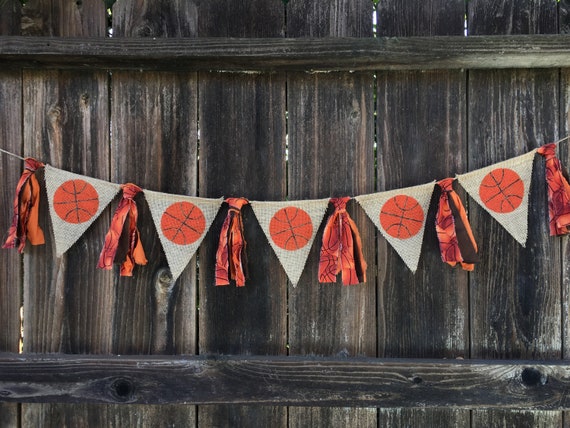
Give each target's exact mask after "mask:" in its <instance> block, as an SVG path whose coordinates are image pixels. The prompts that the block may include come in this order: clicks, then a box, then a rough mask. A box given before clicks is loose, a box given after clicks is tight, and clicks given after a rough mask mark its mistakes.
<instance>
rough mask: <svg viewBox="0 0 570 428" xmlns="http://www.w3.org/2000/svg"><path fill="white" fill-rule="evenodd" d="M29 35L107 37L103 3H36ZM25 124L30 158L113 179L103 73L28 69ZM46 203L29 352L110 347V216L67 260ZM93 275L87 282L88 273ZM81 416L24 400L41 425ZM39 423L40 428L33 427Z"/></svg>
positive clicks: (34, 255)
mask: <svg viewBox="0 0 570 428" xmlns="http://www.w3.org/2000/svg"><path fill="white" fill-rule="evenodd" d="M22 34H25V35H42V36H86V35H89V36H95V37H97V36H104V34H105V10H104V5H103V4H101V2H99V1H96V0H85V1H83V2H69V1H67V2H65V1H57V0H54V1H49V2H39V1H34V0H32V1H30V2H28V3H26V7H24V8H23V17H22ZM23 105H24V108H23V111H24V117H23V123H24V125H23V129H24V152H25V154H26V155H29V156H33V157H36V158H37V159H39V160H41V161H44V162H46V163H50V164H52V165H53V166H55V167H59V168H63V169H67V170H70V171H73V172H76V173H80V174H88V175H90V176H94V177H97V178H101V179H108V178H109V151H108V142H109V137H108V129H109V117H108V82H107V75H106V73H104V72H89V71H84V72H58V71H55V70H54V71H38V72H35V71H31V70H30V71H25V72H24V75H23ZM42 196H43V198H42V199H43V202H42V206H41V208H40V218H41V221H42V222H43V223H42V227H43V228H44V231H45V233H46V241H47V242H46V245H44V246H41V247H36V248H33V247H31V248H29V249H28V250H27V253H26V254H25V256H24V337H25V340H24V351H25V352H81V353H84V352H89V353H108V352H110V351H111V345H112V331H111V329H110V324H109V322H110V321H111V320H112V314H113V307H114V305H113V302H114V294H113V288H112V282H111V279H110V277H109V275H107V274H104V273H102V272H98V271H97V269H96V268H95V266H96V262H97V256H98V252H99V251H100V248H99V243H100V242H101V240H102V239H103V237H104V234H105V226H104V223H105V219H106V218H107V219H108V218H109V217H108V214H103V216H102V217H101V219H100V220H99V221H98V222H96V223H95V224H94V225H92V227H91V228H90V229H88V231H87V232H86V234H85V235H84V236H83V237H82V238H81V239H80V240H79V241H78V242H77V243H76V244H75V245H74V246H73V247H72V248H71V249H70V250H69V252H68V253H67V254H66V255H64V256H63V257H61V258H59V259H57V258H56V257H55V247H54V245H53V239H52V230H51V225H50V222H49V216H48V213H47V204H46V202H45V201H46V195H45V192H44V193H43V195H42ZM85 271H88V272H90V275H89V280H88V281H86V280H85V276H84V274H83V273H84V272H85ZM60 411H63V412H68V413H75V412H79V414H81V413H82V412H83V411H82V409H81V408H80V407H77V408H74V409H67V410H65V409H58V407H57V406H54V407H50V408H47V407H44V406H42V405H36V404H26V405H22V424H23V425H24V426H30V425H27V424H26V421H28V420H30V419H35V420H40V421H42V423H40V424H39V425H42V424H43V423H46V421H50V420H52V417H53V414H54V412H56V413H57V412H60ZM34 426H37V424H36V425H34Z"/></svg>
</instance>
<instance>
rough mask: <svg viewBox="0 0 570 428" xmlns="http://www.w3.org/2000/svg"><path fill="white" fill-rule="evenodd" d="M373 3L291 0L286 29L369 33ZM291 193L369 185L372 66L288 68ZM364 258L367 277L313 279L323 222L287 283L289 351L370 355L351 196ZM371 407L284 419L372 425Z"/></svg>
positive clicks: (339, 192) (342, 191) (362, 223)
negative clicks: (295, 278) (317, 71)
mask: <svg viewBox="0 0 570 428" xmlns="http://www.w3.org/2000/svg"><path fill="white" fill-rule="evenodd" d="M371 12H372V10H371V4H370V3H369V2H367V1H366V0H364V1H360V0H359V1H344V0H338V1H336V0H335V1H331V2H313V3H310V2H309V3H307V2H289V4H288V6H287V36H288V37H304V36H309V35H310V36H313V37H341V36H342V37H363V38H367V37H371V36H372V25H371V24H372V22H371ZM287 90H288V92H287V98H288V100H287V105H288V112H289V121H288V129H289V180H288V181H289V198H290V199H305V198H324V197H331V196H346V195H353V194H362V193H368V192H372V191H373V190H374V173H373V171H374V164H373V160H374V148H373V134H374V131H373V120H374V119H373V99H372V95H373V93H372V90H373V77H372V74H371V73H366V72H363V73H354V74H340V73H331V74H327V75H303V74H299V73H290V74H289V76H288V83H287ZM348 208H349V213H350V215H351V216H352V217H353V219H354V220H355V222H356V223H357V224H358V227H359V230H360V235H361V237H362V240H363V253H364V257H365V259H366V260H367V262H368V264H369V266H368V269H367V278H368V282H367V283H364V284H358V285H355V286H350V287H345V286H343V285H342V284H341V282H340V280H338V281H337V283H336V284H319V282H318V277H317V273H318V268H317V266H318V259H319V251H320V243H321V237H322V230H321V231H319V233H318V234H317V236H316V238H315V245H314V246H313V248H312V250H311V253H310V255H309V258H308V260H307V264H306V265H307V267H312V269H306V270H305V272H304V273H303V275H302V276H301V279H300V281H299V283H298V284H297V286H296V287H295V288H293V287H290V288H289V346H290V348H289V352H290V353H291V354H292V355H299V354H304V355H306V354H317V355H344V356H355V355H368V356H373V355H376V337H375V336H376V325H375V323H376V313H375V312H376V311H375V309H374V301H375V297H376V290H375V276H376V266H375V263H374V259H373V257H372V255H373V254H374V240H375V239H374V237H375V231H374V227H373V226H372V225H371V224H370V223H369V222H367V220H366V216H365V215H364V213H363V211H362V210H360V209H359V207H356V206H355V204H353V205H351V204H349V207H348ZM376 413H377V412H376V410H375V409H369V408H357V409H351V410H346V409H342V408H331V409H315V408H290V409H289V423H290V426H293V427H296V426H305V425H306V421H307V420H315V418H318V419H319V420H320V421H322V422H323V423H324V424H325V425H329V424H330V426H340V425H342V424H343V423H345V422H350V424H351V425H352V426H376V420H375V417H376Z"/></svg>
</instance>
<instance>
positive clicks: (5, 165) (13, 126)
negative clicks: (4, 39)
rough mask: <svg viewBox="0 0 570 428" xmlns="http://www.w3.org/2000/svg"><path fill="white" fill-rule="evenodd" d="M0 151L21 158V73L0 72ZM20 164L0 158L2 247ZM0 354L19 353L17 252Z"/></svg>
mask: <svg viewBox="0 0 570 428" xmlns="http://www.w3.org/2000/svg"><path fill="white" fill-rule="evenodd" d="M20 9H21V5H20V2H19V1H17V0H10V1H6V2H4V3H3V4H2V5H0V35H18V34H20ZM0 123H2V126H0V148H2V149H4V150H7V151H9V152H12V153H15V154H17V155H19V156H22V126H21V123H22V73H21V71H19V70H15V71H2V72H0ZM22 168H23V162H22V161H21V160H19V159H17V158H14V157H11V156H8V155H6V154H0V177H1V180H2V181H1V182H2V185H3V188H4V192H3V195H2V202H1V203H2V207H3V209H2V211H1V212H0V230H1V234H0V236H1V237H2V244H3V243H4V239H5V238H6V236H7V232H8V229H9V227H10V225H11V223H12V215H13V209H12V207H13V198H14V192H15V189H16V184H17V183H18V178H19V176H20V174H21V172H22ZM0 251H1V253H0V325H1V326H2V330H1V333H0V350H1V351H4V352H18V351H19V349H20V337H21V332H20V327H21V325H20V307H21V305H22V257H21V256H20V255H19V254H18V253H17V252H16V250H0ZM19 412H20V406H19V405H18V404H13V403H2V404H0V426H1V427H12V426H16V425H17V423H18V417H19Z"/></svg>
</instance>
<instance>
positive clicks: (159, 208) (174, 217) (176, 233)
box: [144, 190, 224, 281]
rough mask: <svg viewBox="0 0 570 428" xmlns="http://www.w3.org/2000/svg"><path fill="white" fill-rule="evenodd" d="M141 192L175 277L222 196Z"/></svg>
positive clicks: (211, 220) (206, 225)
mask: <svg viewBox="0 0 570 428" xmlns="http://www.w3.org/2000/svg"><path fill="white" fill-rule="evenodd" d="M144 196H145V199H146V201H147V203H148V206H149V208H150V212H151V214H152V219H153V220H154V224H155V226H156V231H157V232H158V236H159V238H160V242H161V243H162V248H163V250H164V254H165V255H166V260H167V261H168V266H169V267H170V272H171V273H172V278H173V280H174V281H176V279H177V278H178V277H179V276H180V274H181V273H182V272H183V271H184V269H185V268H186V266H187V265H188V263H189V262H190V260H191V259H192V257H193V256H194V254H195V253H196V250H197V249H198V247H199V246H200V244H201V243H202V240H203V239H204V236H206V233H207V232H208V230H209V229H210V225H211V224H212V222H213V221H214V218H215V217H216V214H217V213H218V210H219V209H220V205H222V202H223V201H224V200H223V198H220V199H206V198H198V197H193V196H182V195H169V194H166V193H160V192H153V191H150V190H144Z"/></svg>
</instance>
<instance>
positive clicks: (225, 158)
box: [197, 0, 287, 428]
mask: <svg viewBox="0 0 570 428" xmlns="http://www.w3.org/2000/svg"><path fill="white" fill-rule="evenodd" d="M197 8H198V11H197V13H198V15H199V16H200V19H199V23H198V36H199V37H271V38H276V37H281V36H282V30H283V23H284V7H283V4H282V3H281V2H280V1H272V2H268V1H266V0H253V1H248V2H228V1H227V0H201V1H198V2H197ZM217 69H218V70H220V71H223V70H224V67H220V68H217ZM199 82H200V83H199V92H200V100H199V106H200V112H199V123H200V165H199V169H200V180H199V182H200V195H201V196H204V197H220V196H225V197H241V196H247V197H248V198H251V199H257V200H283V199H285V196H286V193H285V191H286V182H285V177H286V170H285V150H286V146H285V136H286V132H287V131H286V126H285V87H286V80H285V76H284V75H283V74H282V73H277V74H263V75H257V74H255V75H254V74H248V75H239V74H233V73H232V74H229V73H220V72H217V71H214V72H202V73H200V74H199ZM226 212H227V210H226V209H224V208H223V209H222V210H221V212H220V215H219V216H218V218H217V219H216V221H215V222H214V224H213V225H212V228H211V229H210V232H209V235H208V237H206V240H205V242H204V244H203V245H202V246H201V249H200V253H199V259H200V277H199V285H200V287H199V297H200V309H199V338H200V342H199V352H200V353H201V354H202V353H223V354H270V355H275V354H281V355H283V354H286V353H287V348H286V334H287V324H286V320H287V285H286V284H287V281H286V276H285V274H284V272H283V269H282V268H281V266H280V264H279V261H278V259H277V257H276V256H275V254H274V252H273V250H271V248H270V246H269V243H268V242H267V238H266V237H265V235H264V234H263V231H262V230H261V228H260V227H259V225H258V223H257V221H256V220H255V217H254V215H253V211H252V210H251V208H250V207H249V206H246V207H245V208H244V210H243V217H244V234H245V239H246V242H247V249H246V251H247V255H248V258H247V267H246V272H247V273H246V275H247V280H246V285H245V287H240V288H236V287H235V285H234V284H231V285H229V286H225V287H216V286H215V285H214V284H215V282H214V263H215V258H216V256H215V254H216V249H217V245H218V239H219V233H220V229H221V225H222V222H223V220H224V216H225V214H226ZM230 403H231V402H230ZM198 425H199V426H201V427H211V426H274V427H276V428H277V427H285V426H286V425H287V409H286V408H285V407H270V406H255V407H253V408H248V407H243V406H235V405H231V404H229V405H220V406H206V407H199V408H198Z"/></svg>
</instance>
